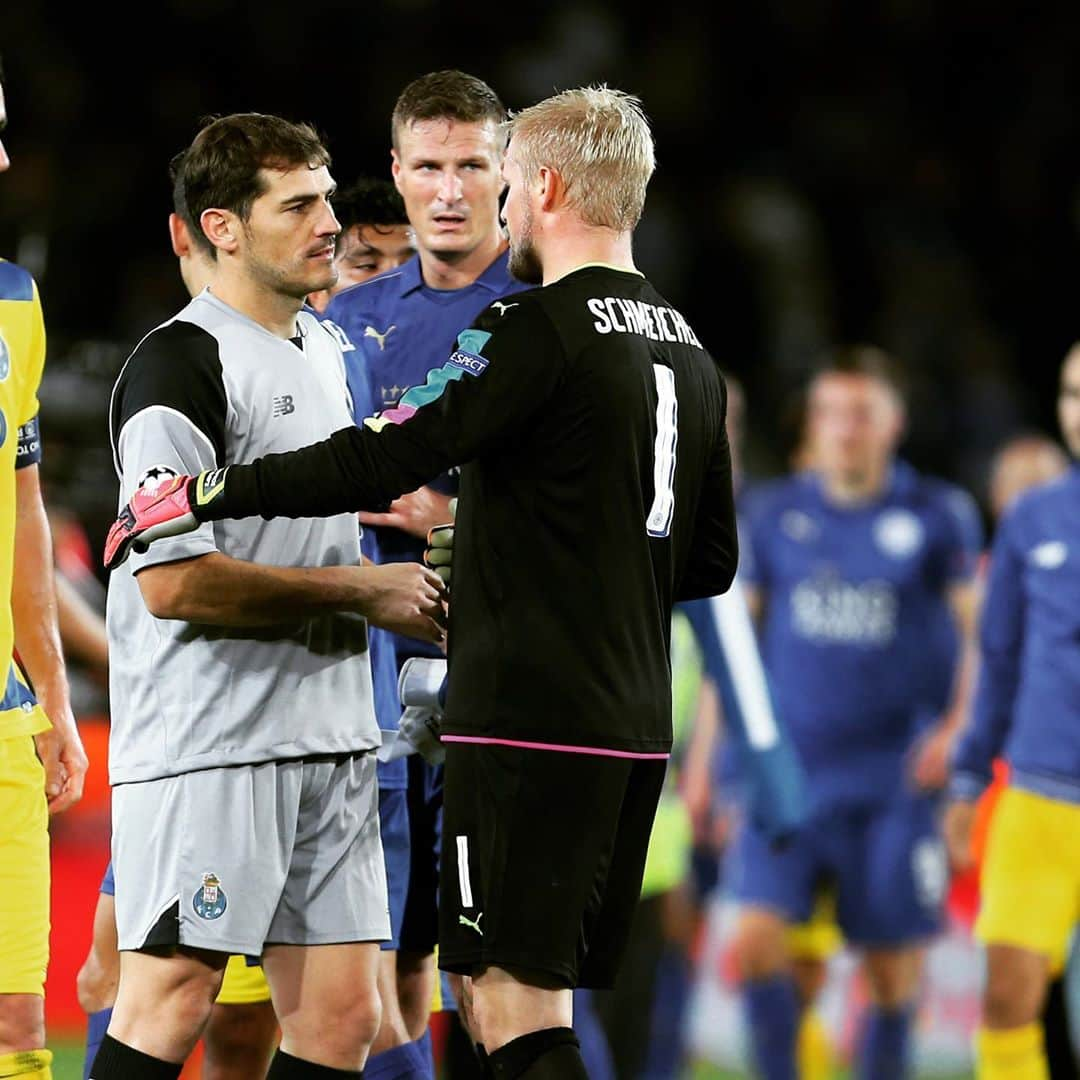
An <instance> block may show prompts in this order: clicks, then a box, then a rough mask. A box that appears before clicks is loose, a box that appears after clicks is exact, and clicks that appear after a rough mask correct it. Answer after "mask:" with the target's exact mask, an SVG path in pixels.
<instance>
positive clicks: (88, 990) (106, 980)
mask: <svg viewBox="0 0 1080 1080" xmlns="http://www.w3.org/2000/svg"><path fill="white" fill-rule="evenodd" d="M115 959H116V962H115V963H113V964H110V963H107V962H105V961H104V959H103V958H102V956H101V955H100V953H99V952H98V951H97V949H91V950H90V954H89V955H88V956H87V958H86V960H85V961H84V962H83V966H82V967H81V968H79V973H78V974H77V975H76V976H75V995H76V997H77V998H78V1001H79V1007H80V1008H81V1009H82V1011H83V1012H85V1013H88V1014H89V1013H96V1012H101V1010H102V1009H111V1008H112V1006H113V1005H114V1004H115V1003H116V988H117V986H118V985H119V982H120V957H119V956H117V957H116V958H115Z"/></svg>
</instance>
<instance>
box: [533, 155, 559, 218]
mask: <svg viewBox="0 0 1080 1080" xmlns="http://www.w3.org/2000/svg"><path fill="white" fill-rule="evenodd" d="M537 188H538V193H539V195H540V209H541V210H545V211H551V210H553V209H554V208H555V205H556V204H557V203H558V202H559V201H561V199H562V196H563V192H564V191H565V190H566V185H565V184H564V183H563V178H562V177H561V176H560V175H559V173H558V172H557V171H556V170H555V169H553V168H551V167H550V166H549V165H541V166H540V171H539V173H538V174H537Z"/></svg>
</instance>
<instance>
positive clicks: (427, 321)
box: [326, 252, 528, 666]
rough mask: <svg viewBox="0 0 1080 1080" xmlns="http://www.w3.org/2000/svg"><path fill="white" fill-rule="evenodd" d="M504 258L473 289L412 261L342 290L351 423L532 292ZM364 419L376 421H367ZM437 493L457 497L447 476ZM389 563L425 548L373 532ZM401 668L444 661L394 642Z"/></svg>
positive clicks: (389, 403)
mask: <svg viewBox="0 0 1080 1080" xmlns="http://www.w3.org/2000/svg"><path fill="white" fill-rule="evenodd" d="M508 262H509V254H508V253H506V252H504V253H503V254H502V255H500V256H499V257H498V258H497V259H495V261H494V262H492V264H491V265H490V266H489V267H488V268H487V269H486V270H485V271H484V272H483V273H482V274H481V275H480V276H479V277H478V278H477V279H476V280H475V281H474V282H473V283H472V284H471V285H466V286H465V287H464V288H461V289H433V288H431V287H430V286H428V285H425V284H424V279H423V276H422V274H421V271H420V257H419V256H418V255H414V256H413V257H412V258H411V259H409V260H408V262H406V263H403V264H402V265H401V266H400V267H398V268H397V269H396V270H390V271H388V272H387V273H385V274H380V275H379V276H378V277H374V278H371V279H370V280H368V281H364V282H361V283H360V284H359V285H353V286H351V287H350V288H348V289H343V290H342V291H341V292H340V293H338V294H337V296H335V297H334V298H333V300H331V301H330V305H329V307H328V308H327V309H326V316H327V318H328V319H331V320H332V321H333V322H335V323H337V325H338V326H340V327H341V328H342V330H343V331H344V332H345V334H346V336H347V337H348V338H349V340H350V341H351V342H352V343H353V345H354V346H355V348H354V350H352V351H350V352H347V353H346V354H345V364H346V371H347V376H348V381H349V390H350V392H351V393H352V395H353V402H354V415H355V417H356V419H357V421H361V420H363V418H364V416H365V413H363V412H362V411H361V410H360V408H359V406H358V405H357V402H360V401H364V402H368V401H370V402H372V403H373V405H374V408H373V410H372V412H382V411H384V410H386V409H391V408H393V407H394V406H395V405H397V403H398V401H399V400H400V399H401V396H402V395H403V394H404V393H405V391H406V390H408V389H409V388H410V387H412V386H421V385H423V383H424V381H425V380H426V379H427V376H428V372H429V371H431V370H433V369H436V368H439V367H441V366H442V365H443V363H444V362H445V361H446V358H447V357H448V356H449V355H450V354H451V353H452V352H453V351H454V349H455V348H456V345H457V336H458V334H460V333H461V331H462V330H464V329H465V328H466V327H468V326H471V325H472V323H473V320H474V319H475V318H476V317H477V315H479V314H480V312H482V311H483V310H484V309H485V308H486V307H488V305H490V304H491V303H492V302H494V301H496V300H498V299H500V298H501V297H505V296H508V295H509V294H511V293H515V292H520V291H521V290H523V289H526V288H528V286H526V285H523V284H522V283H521V282H520V281H518V280H517V279H515V278H514V277H512V276H511V274H510V270H509V267H508ZM366 415H371V413H368V414H366ZM432 487H434V488H436V489H437V490H439V491H441V492H443V493H444V494H447V495H453V494H456V492H457V479H456V477H455V476H451V475H449V474H446V475H443V476H442V477H440V478H439V479H438V480H436V481H435V482H434V483H433V484H432ZM375 531H376V534H377V536H378V542H379V549H380V552H381V554H382V558H383V559H384V560H386V561H393V562H405V561H414V562H417V561H419V560H420V559H421V558H422V557H423V553H424V542H423V541H422V540H419V539H417V538H416V537H413V536H410V535H409V534H407V533H404V532H402V531H401V530H400V529H382V528H380V529H376V530H375ZM394 640H395V647H396V650H397V662H398V666H400V665H401V664H402V663H403V662H404V661H405V660H406V659H407V658H408V657H410V656H441V655H442V653H441V652H440V651H439V649H438V648H437V647H436V646H434V645H427V644H425V643H424V642H421V641H416V640H415V639H414V638H407V637H401V636H399V635H395V636H394Z"/></svg>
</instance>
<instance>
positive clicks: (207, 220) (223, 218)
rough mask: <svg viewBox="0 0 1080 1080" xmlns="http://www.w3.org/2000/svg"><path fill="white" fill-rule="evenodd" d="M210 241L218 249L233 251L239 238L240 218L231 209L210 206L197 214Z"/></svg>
mask: <svg viewBox="0 0 1080 1080" xmlns="http://www.w3.org/2000/svg"><path fill="white" fill-rule="evenodd" d="M199 224H200V225H201V226H202V229H203V232H204V233H206V235H207V237H208V238H209V240H210V243H211V244H213V245H214V247H216V248H218V249H219V250H220V251H235V250H236V247H237V244H238V243H239V240H240V219H239V218H238V217H237V216H236V215H235V214H234V213H233V212H232V211H231V210H217V209H214V208H210V209H207V210H204V211H203V212H202V214H200V215H199Z"/></svg>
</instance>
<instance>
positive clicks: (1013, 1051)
mask: <svg viewBox="0 0 1080 1080" xmlns="http://www.w3.org/2000/svg"><path fill="white" fill-rule="evenodd" d="M975 1061H976V1070H975V1075H976V1076H977V1077H978V1080H1049V1076H1050V1070H1049V1068H1048V1066H1047V1064H1046V1052H1045V1051H1044V1049H1043V1031H1042V1027H1041V1026H1040V1025H1039V1024H1025V1025H1024V1027H1018V1028H1007V1029H1005V1030H1004V1031H994V1030H991V1029H990V1028H984V1027H983V1028H979V1030H978V1033H977V1034H976V1036H975Z"/></svg>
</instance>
